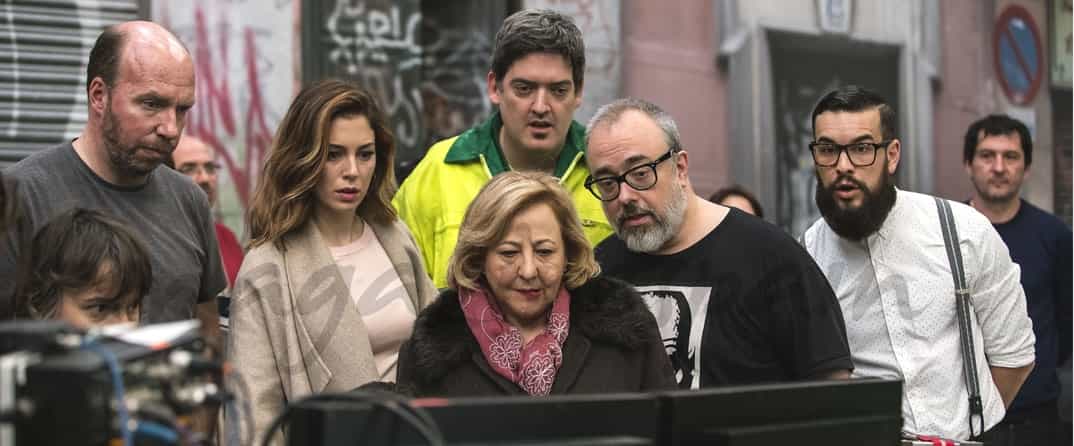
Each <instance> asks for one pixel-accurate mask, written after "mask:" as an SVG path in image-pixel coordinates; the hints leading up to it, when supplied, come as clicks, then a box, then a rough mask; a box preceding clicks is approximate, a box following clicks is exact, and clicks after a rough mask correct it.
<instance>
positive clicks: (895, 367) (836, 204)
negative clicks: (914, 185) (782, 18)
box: [802, 86, 1034, 440]
mask: <svg viewBox="0 0 1074 446" xmlns="http://www.w3.org/2000/svg"><path fill="white" fill-rule="evenodd" d="M896 121H897V115H896V114H895V111H894V109H893V108H892V107H891V106H890V105H889V104H888V103H887V102H886V101H885V100H884V99H883V98H881V97H880V96H879V95H877V94H876V93H873V92H871V91H868V90H866V89H863V88H860V87H855V86H847V87H843V88H840V89H838V90H835V91H832V92H830V93H828V94H827V95H825V96H824V97H823V98H822V99H821V100H820V102H819V103H818V104H817V106H816V107H815V108H814V110H813V136H814V142H812V143H810V151H811V152H812V155H813V160H814V163H815V165H816V175H817V189H816V201H817V206H818V207H819V208H820V212H821V215H823V217H824V218H823V219H820V220H818V221H817V222H816V223H814V224H813V225H812V226H811V227H810V228H809V229H807V230H806V232H805V234H803V236H802V242H803V244H804V245H805V247H806V249H807V250H808V251H809V252H810V254H812V255H813V257H814V259H816V261H817V263H818V264H819V265H820V267H821V269H822V270H823V271H824V274H825V276H827V278H828V281H829V282H831V285H832V288H834V289H835V294H836V296H837V297H838V298H839V304H840V306H841V307H842V309H843V315H844V319H845V321H846V325H847V339H848V341H849V342H850V353H851V357H852V358H853V361H854V372H853V375H854V376H855V377H884V378H895V379H902V380H903V382H904V384H903V404H902V409H903V422H904V425H903V430H904V431H905V432H906V433H908V434H911V435H933V436H940V437H943V438H950V439H958V440H965V439H969V438H971V437H973V438H975V437H977V436H979V435H980V434H981V433H982V432H983V431H985V430H987V429H989V428H991V427H992V426H994V425H995V424H996V423H998V422H999V421H1000V420H1002V419H1003V416H1004V413H1005V411H1006V408H1007V407H1008V406H1009V405H1010V403H1011V400H1013V399H1014V396H1015V395H1016V394H1017V393H1018V389H1019V388H1020V387H1021V386H1022V383H1023V382H1024V381H1025V378H1026V376H1027V375H1028V374H1029V372H1030V370H1031V369H1032V368H1033V361H1034V351H1033V343H1034V337H1033V331H1032V322H1031V321H1030V319H1029V317H1028V315H1027V313H1026V300H1025V294H1024V293H1023V291H1022V286H1021V284H1020V282H1019V277H1020V276H1019V269H1018V265H1016V264H1015V263H1013V262H1012V261H1011V257H1010V255H1009V253H1008V251H1007V248H1006V245H1004V243H1003V240H1002V239H1000V237H999V234H997V233H996V231H995V229H993V227H992V225H991V224H990V223H989V221H988V219H986V218H985V217H984V216H982V215H981V214H979V213H978V212H976V211H975V210H973V208H971V207H969V206H966V205H963V204H961V203H954V202H952V203H950V207H951V216H952V220H953V221H954V223H955V227H956V228H957V233H958V247H959V248H960V251H961V256H962V259H963V265H964V268H963V269H964V271H965V278H966V285H967V288H968V291H969V295H970V299H969V302H970V308H971V310H970V311H968V312H967V314H968V317H969V324H968V326H969V330H970V332H971V334H972V335H971V336H969V337H968V338H967V339H970V340H971V342H972V348H973V356H974V362H973V365H974V367H972V368H968V370H967V372H968V371H969V370H974V371H976V375H977V376H978V377H979V385H978V386H977V387H979V388H980V408H981V410H980V411H979V412H978V413H979V415H977V416H975V417H973V418H972V421H971V414H972V412H971V407H972V406H973V404H972V403H971V399H970V394H971V393H970V387H971V385H968V384H967V382H966V380H965V377H964V370H963V364H964V363H963V359H964V358H963V355H962V348H961V337H960V332H959V322H958V319H957V311H956V299H955V280H954V279H953V276H952V267H951V264H950V263H949V258H948V251H947V248H946V245H945V244H944V234H943V233H942V232H941V225H940V219H939V213H940V211H939V207H938V204H939V202H937V201H935V199H934V198H933V197H931V196H928V195H924V194H918V193H913V192H908V191H903V190H899V189H897V188H896V187H895V184H894V174H895V170H896V168H897V167H898V164H899V157H900V149H901V142H900V141H899V139H898V137H897V136H896V135H897V133H896V125H895V123H896Z"/></svg>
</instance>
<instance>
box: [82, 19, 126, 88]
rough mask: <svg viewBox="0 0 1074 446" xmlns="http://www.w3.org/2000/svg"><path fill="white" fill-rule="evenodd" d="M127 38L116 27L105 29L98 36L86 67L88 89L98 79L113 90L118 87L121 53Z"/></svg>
mask: <svg viewBox="0 0 1074 446" xmlns="http://www.w3.org/2000/svg"><path fill="white" fill-rule="evenodd" d="M126 41H127V36H126V34H125V33H122V32H120V31H119V30H118V27H117V26H116V25H112V26H109V27H107V28H105V29H104V32H102V33H101V35H99V36H97V42H96V43H94V44H93V49H92V50H90V56H89V63H88V64H87V65H86V89H87V90H88V89H89V86H90V84H91V83H93V80H94V79H96V78H98V77H99V78H101V80H102V81H104V85H105V86H107V87H108V88H112V87H113V86H115V85H116V76H117V73H119V62H120V57H119V56H120V53H122V52H123V45H124V44H125V43H126Z"/></svg>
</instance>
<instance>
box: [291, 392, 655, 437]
mask: <svg viewBox="0 0 1074 446" xmlns="http://www.w3.org/2000/svg"><path fill="white" fill-rule="evenodd" d="M411 404H413V405H415V406H417V407H421V408H422V409H423V410H424V411H426V412H427V413H428V414H429V415H430V416H431V417H432V419H433V421H435V423H436V425H437V427H438V428H439V430H440V433H441V434H443V439H444V441H445V443H446V444H449V445H472V446H477V445H507V444H520V445H530V446H535V445H568V446H576V445H577V446H581V445H605V446H613V445H614V446H642V445H658V444H660V443H659V441H658V438H659V435H660V402H659V400H658V399H656V398H654V397H653V395H651V394H640V393H639V394H608V395H578V396H569V395H568V396H549V397H540V398H530V397H495V398H453V399H416V400H411ZM288 419H289V429H288V438H289V443H288V444H290V445H294V446H297V445H307V446H337V445H338V446H343V445H346V446H351V445H355V444H363V445H423V444H426V442H425V441H424V440H423V439H422V437H421V436H420V435H419V434H418V432H417V431H416V430H415V429H413V428H411V427H410V426H408V425H407V424H406V423H405V422H403V421H402V420H401V419H400V418H399V417H398V416H395V415H394V414H392V413H390V412H388V411H385V410H383V409H380V410H378V409H376V408H375V407H374V405H373V404H370V403H366V402H361V401H360V400H353V401H347V400H346V399H332V400H328V401H318V400H308V401H302V402H299V403H297V404H296V405H295V406H294V407H292V412H291V414H290V415H289V416H288Z"/></svg>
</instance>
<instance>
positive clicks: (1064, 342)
mask: <svg viewBox="0 0 1074 446" xmlns="http://www.w3.org/2000/svg"><path fill="white" fill-rule="evenodd" d="M963 161H964V162H965V166H966V173H967V174H969V177H970V180H971V181H972V182H973V187H974V189H976V193H975V194H974V196H973V198H971V199H970V200H969V204H970V205H971V206H973V207H974V208H975V209H977V210H978V211H980V212H981V213H982V214H984V215H985V216H986V217H988V219H989V221H991V222H992V225H993V226H995V228H996V231H997V232H999V235H1000V237H1002V238H1003V242H1004V243H1006V244H1007V248H1008V249H1009V250H1010V253H1011V258H1012V259H1013V260H1014V262H1015V263H1017V264H1018V265H1019V266H1020V267H1021V272H1022V288H1024V289H1025V294H1026V304H1027V309H1028V311H1029V317H1030V318H1031V319H1032V320H1033V332H1034V334H1035V335H1036V337H1037V343H1036V354H1037V364H1036V367H1035V368H1034V370H1033V371H1032V373H1030V375H1029V378H1028V379H1027V380H1026V382H1025V384H1024V385H1023V386H1022V389H1021V391H1020V392H1019V393H1018V396H1017V397H1015V399H1014V402H1013V403H1012V404H1011V407H1010V408H1009V409H1008V411H1007V416H1006V418H1004V419H1003V422H1002V423H1000V424H999V425H997V426H996V427H994V428H993V429H992V430H991V431H989V432H988V434H987V436H988V437H989V438H987V441H988V444H990V445H991V444H995V445H1007V444H1010V445H1016V444H1060V443H1059V439H1060V438H1061V437H1060V421H1059V413H1058V409H1057V401H1058V400H1059V398H1060V385H1059V377H1058V375H1057V370H1058V368H1059V367H1060V366H1061V365H1063V364H1064V363H1066V362H1068V361H1069V360H1070V356H1071V230H1070V228H1069V227H1067V226H1066V225H1065V224H1064V223H1063V222H1062V221H1060V220H1059V219H1058V218H1056V217H1055V216H1054V215H1052V214H1050V213H1048V212H1045V211H1043V210H1041V209H1039V208H1037V207H1036V206H1033V205H1032V204H1030V203H1029V202H1027V201H1025V200H1023V199H1021V198H1020V197H1019V192H1020V190H1021V187H1022V182H1023V181H1024V180H1025V176H1026V173H1027V172H1028V171H1029V167H1030V165H1031V163H1032V162H1033V141H1032V138H1031V137H1030V135H1029V130H1028V129H1027V128H1026V126H1025V124H1023V123H1021V122H1019V121H1018V120H1016V119H1013V118H1011V117H1009V116H1006V115H991V116H987V117H985V118H983V119H981V120H979V121H977V122H974V123H973V124H972V125H970V127H969V129H968V130H967V131H966V138H965V146H964V153H963ZM1065 392H1067V395H1065V396H1064V397H1063V398H1065V399H1067V400H1069V399H1070V396H1069V392H1070V389H1069V388H1067V389H1065ZM1068 432H1069V431H1068ZM1067 439H1068V441H1069V434H1068V435H1067Z"/></svg>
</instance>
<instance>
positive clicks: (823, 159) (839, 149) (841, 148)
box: [809, 139, 894, 167]
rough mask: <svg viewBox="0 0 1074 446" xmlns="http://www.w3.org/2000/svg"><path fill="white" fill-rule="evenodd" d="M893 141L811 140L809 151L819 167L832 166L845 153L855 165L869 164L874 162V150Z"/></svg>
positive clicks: (863, 165) (864, 165)
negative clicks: (850, 142) (849, 141)
mask: <svg viewBox="0 0 1074 446" xmlns="http://www.w3.org/2000/svg"><path fill="white" fill-rule="evenodd" d="M892 141H894V140H892V139H889V140H887V141H881V142H856V143H853V144H836V143H834V142H817V141H814V142H811V143H809V151H810V152H812V153H813V162H814V163H816V165H818V166H820V167H832V166H834V165H836V164H838V163H839V155H840V154H842V153H843V152H846V153H847V159H849V160H850V164H853V165H854V166H855V167H866V166H871V165H873V163H875V162H876V151H877V150H880V149H883V148H885V147H887V146H888V144H891V142H892Z"/></svg>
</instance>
